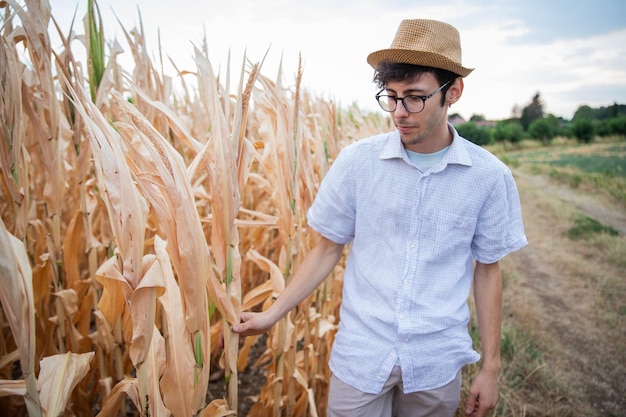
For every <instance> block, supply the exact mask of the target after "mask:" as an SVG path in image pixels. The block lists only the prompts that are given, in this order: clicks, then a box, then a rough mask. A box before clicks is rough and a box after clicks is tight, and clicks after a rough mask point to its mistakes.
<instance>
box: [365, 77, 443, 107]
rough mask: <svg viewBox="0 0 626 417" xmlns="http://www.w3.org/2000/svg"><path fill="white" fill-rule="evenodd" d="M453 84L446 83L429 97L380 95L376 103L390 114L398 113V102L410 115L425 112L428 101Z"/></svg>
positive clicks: (377, 95) (377, 96)
mask: <svg viewBox="0 0 626 417" xmlns="http://www.w3.org/2000/svg"><path fill="white" fill-rule="evenodd" d="M451 82H452V80H450V81H448V82H446V83H444V84H443V85H442V86H441V87H439V88H438V89H436V90H435V91H433V92H432V93H430V94H429V95H427V96H414V95H411V96H406V97H397V96H390V95H387V94H380V93H379V94H376V101H378V104H380V107H381V108H382V109H383V110H384V111H388V112H390V113H391V112H394V111H396V109H397V108H398V101H401V102H402V105H403V106H404V108H405V109H406V111H408V112H409V113H419V112H421V111H422V110H424V107H426V100H428V99H429V98H431V97H432V96H434V95H435V94H437V93H438V92H439V91H441V89H443V88H444V87H445V86H447V85H448V84H450V83H451Z"/></svg>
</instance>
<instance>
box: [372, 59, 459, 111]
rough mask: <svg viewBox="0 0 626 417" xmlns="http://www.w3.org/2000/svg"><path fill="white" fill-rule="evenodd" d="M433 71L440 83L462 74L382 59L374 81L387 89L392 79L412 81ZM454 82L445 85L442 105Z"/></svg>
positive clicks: (405, 81) (381, 87) (403, 81)
mask: <svg viewBox="0 0 626 417" xmlns="http://www.w3.org/2000/svg"><path fill="white" fill-rule="evenodd" d="M425 73H431V74H433V75H434V76H435V78H436V79H437V82H438V83H439V85H443V84H445V83H446V82H448V81H453V80H455V79H456V78H457V77H460V75H458V74H455V73H453V72H452V71H448V70H445V69H441V68H432V67H423V66H421V65H413V64H399V63H395V62H388V61H382V62H380V63H379V64H378V66H377V67H376V72H375V73H374V82H375V83H376V85H377V86H378V88H380V89H381V90H383V89H385V87H386V86H387V84H388V83H389V82H390V81H396V82H402V83H410V82H412V81H414V80H416V79H417V78H419V77H420V76H421V75H422V74H425ZM451 84H452V83H450V84H448V85H447V86H445V87H444V88H443V89H442V90H441V92H442V93H443V94H442V96H441V105H442V106H443V105H444V104H445V100H446V98H445V96H446V92H447V91H448V88H450V85H451Z"/></svg>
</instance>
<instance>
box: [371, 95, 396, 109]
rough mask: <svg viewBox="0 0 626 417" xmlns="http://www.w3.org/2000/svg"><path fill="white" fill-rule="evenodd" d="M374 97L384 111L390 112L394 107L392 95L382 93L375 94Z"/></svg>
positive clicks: (394, 102)
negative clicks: (380, 94)
mask: <svg viewBox="0 0 626 417" xmlns="http://www.w3.org/2000/svg"><path fill="white" fill-rule="evenodd" d="M376 98H377V99H378V104H380V107H382V109H383V110H384V111H389V112H391V111H394V110H395V109H396V99H395V98H394V97H391V96H387V95H383V96H377V97H376Z"/></svg>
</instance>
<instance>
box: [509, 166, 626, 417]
mask: <svg viewBox="0 0 626 417" xmlns="http://www.w3.org/2000/svg"><path fill="white" fill-rule="evenodd" d="M515 176H516V179H517V182H518V187H519V189H520V198H521V200H522V206H523V210H524V220H525V226H526V232H527V235H528V239H529V243H530V244H529V246H528V247H526V248H524V249H523V250H521V251H519V252H517V253H514V254H512V255H510V256H509V257H508V258H506V259H505V260H504V261H503V270H504V271H505V272H506V271H508V274H507V276H509V277H513V278H509V279H508V280H507V281H506V282H505V314H508V315H509V316H511V317H514V318H515V319H516V320H518V321H519V322H520V323H522V322H523V323H526V325H528V324H529V323H530V331H531V332H532V333H533V337H534V338H536V339H537V340H539V341H540V343H541V345H542V346H541V347H542V349H543V350H544V352H545V361H546V367H547V372H549V374H550V375H551V376H552V377H553V378H554V380H555V381H556V384H555V386H554V387H553V389H551V391H552V392H545V393H541V394H542V399H543V400H544V401H545V402H544V404H529V408H528V411H529V413H530V414H528V415H535V414H533V412H532V410H533V408H535V409H537V410H539V409H540V408H541V409H542V410H541V413H540V414H538V415H542V416H548V415H555V416H557V415H559V416H560V415H565V416H569V415H576V416H578V415H580V416H590V417H595V416H597V417H607V416H624V415H626V326H625V325H624V323H625V322H626V319H625V318H624V309H625V308H626V286H625V279H626V268H625V267H624V266H623V265H624V263H623V262H622V263H621V266H620V263H617V262H613V261H610V258H609V257H610V256H611V254H609V253H606V251H601V250H598V247H597V246H595V245H593V244H590V243H589V242H587V241H571V240H570V239H569V238H567V237H566V234H565V233H566V231H567V230H568V229H569V228H570V227H571V226H572V220H571V219H572V218H573V217H574V216H575V214H576V213H577V212H583V213H584V214H586V215H587V216H589V217H591V218H593V219H595V220H597V221H599V222H600V223H602V224H604V225H606V226H610V227H612V228H613V229H615V230H618V231H619V232H620V233H621V234H622V237H621V238H620V239H626V237H624V235H626V210H624V208H623V207H618V206H617V205H615V204H612V203H610V202H607V201H604V200H603V199H602V198H600V197H598V196H593V195H589V194H582V193H578V192H576V190H572V189H570V188H568V187H567V186H559V185H557V184H555V183H553V182H551V181H550V180H549V179H547V178H544V177H540V176H535V175H531V174H527V173H523V172H516V173H515ZM622 252H623V251H622ZM607 300H608V301H607ZM549 403H551V404H550V405H549V407H552V408H551V410H546V404H549ZM573 410H575V411H573Z"/></svg>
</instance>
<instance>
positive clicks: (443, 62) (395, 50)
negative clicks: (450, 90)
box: [367, 19, 474, 77]
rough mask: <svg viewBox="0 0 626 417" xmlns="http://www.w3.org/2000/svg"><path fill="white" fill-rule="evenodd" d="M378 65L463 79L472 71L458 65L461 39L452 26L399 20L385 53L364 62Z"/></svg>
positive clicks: (459, 63) (434, 21) (421, 20)
mask: <svg viewBox="0 0 626 417" xmlns="http://www.w3.org/2000/svg"><path fill="white" fill-rule="evenodd" d="M382 61H389V62H394V63H400V64H413V65H421V66H424V67H433V68H442V69H446V70H448V71H452V72H453V73H455V74H458V75H460V76H461V77H466V76H468V75H469V74H470V72H472V71H473V70H474V68H465V67H463V66H462V65H461V39H460V37H459V31H458V30H456V28H455V27H454V26H452V25H449V24H447V23H444V22H439V21H436V20H428V19H411V20H403V21H402V22H401V23H400V27H399V28H398V31H397V32H396V37H395V38H394V39H393V42H392V43H391V47H390V48H389V49H383V50H380V51H376V52H372V53H371V54H369V55H368V57H367V62H368V63H369V64H370V65H371V66H372V67H374V69H376V67H377V66H378V64H379V63H380V62H382Z"/></svg>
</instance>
